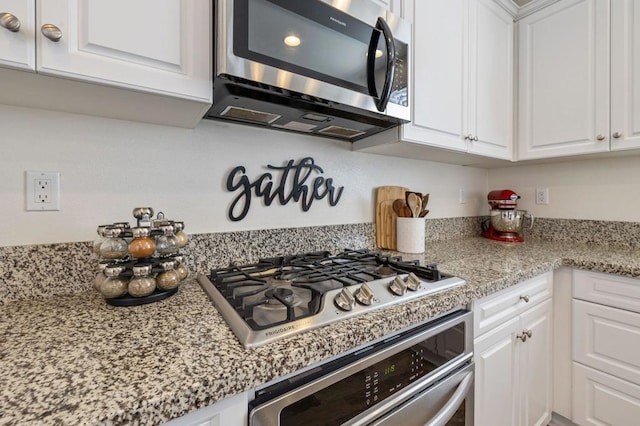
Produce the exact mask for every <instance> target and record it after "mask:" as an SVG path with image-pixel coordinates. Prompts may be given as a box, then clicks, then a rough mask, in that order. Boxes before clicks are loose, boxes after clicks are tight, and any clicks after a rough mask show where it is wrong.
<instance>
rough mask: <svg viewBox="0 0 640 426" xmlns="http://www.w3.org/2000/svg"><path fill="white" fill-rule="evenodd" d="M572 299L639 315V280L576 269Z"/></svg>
mask: <svg viewBox="0 0 640 426" xmlns="http://www.w3.org/2000/svg"><path fill="white" fill-rule="evenodd" d="M573 297H575V298H576V299H582V300H587V301H590V302H595V303H600V304H602V305H607V306H612V307H614V308H620V309H626V310H628V311H633V312H639V313H640V280H639V279H636V278H627V277H621V276H618V275H611V274H602V273H599V272H590V271H581V270H577V269H576V270H574V271H573Z"/></svg>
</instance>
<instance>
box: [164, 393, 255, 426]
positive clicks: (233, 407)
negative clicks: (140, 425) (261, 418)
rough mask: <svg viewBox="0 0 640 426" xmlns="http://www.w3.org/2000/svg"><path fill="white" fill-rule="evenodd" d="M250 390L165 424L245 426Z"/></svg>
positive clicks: (172, 425)
mask: <svg viewBox="0 0 640 426" xmlns="http://www.w3.org/2000/svg"><path fill="white" fill-rule="evenodd" d="M248 401H249V400H248V392H243V393H241V394H238V395H234V396H232V397H229V398H226V399H223V400H222V401H218V402H216V403H215V404H213V405H210V406H208V407H205V408H201V409H199V410H197V411H194V412H192V413H189V414H186V415H184V416H182V417H178V418H176V419H173V420H171V421H169V422H167V423H165V424H164V425H165V426H244V425H246V424H247V423H248V415H247V413H248V410H249V408H248V407H249V402H248Z"/></svg>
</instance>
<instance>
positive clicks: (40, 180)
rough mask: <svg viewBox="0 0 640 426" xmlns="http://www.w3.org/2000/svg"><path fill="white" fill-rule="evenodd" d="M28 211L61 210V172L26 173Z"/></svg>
mask: <svg viewBox="0 0 640 426" xmlns="http://www.w3.org/2000/svg"><path fill="white" fill-rule="evenodd" d="M25 187H26V191H25V198H26V201H27V202H26V205H27V206H26V209H27V210H28V211H47V210H60V172H31V171H27V172H26V185H25Z"/></svg>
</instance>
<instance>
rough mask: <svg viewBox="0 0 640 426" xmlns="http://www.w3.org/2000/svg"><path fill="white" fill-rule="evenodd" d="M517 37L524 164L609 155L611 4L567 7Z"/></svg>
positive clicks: (553, 9)
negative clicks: (544, 160)
mask: <svg viewBox="0 0 640 426" xmlns="http://www.w3.org/2000/svg"><path fill="white" fill-rule="evenodd" d="M518 35H519V37H518V40H519V41H518V43H519V49H518V50H519V59H518V64H519V69H518V74H519V83H518V88H519V90H518V99H519V100H518V106H519V109H518V126H519V129H518V148H519V153H518V158H519V159H522V160H524V159H530V158H545V157H556V156H564V155H574V154H583V153H592V152H603V151H608V150H609V54H610V51H609V39H610V37H609V1H607V0H565V1H560V2H558V3H555V4H553V5H552V6H549V7H547V8H544V9H542V10H540V11H538V12H536V13H534V14H532V15H529V16H527V17H525V18H523V19H522V20H520V21H519V22H518ZM600 139H601V140H600Z"/></svg>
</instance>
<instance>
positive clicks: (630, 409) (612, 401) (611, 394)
mask: <svg viewBox="0 0 640 426" xmlns="http://www.w3.org/2000/svg"><path fill="white" fill-rule="evenodd" d="M638 419H640V386H637V385H634V384H631V383H629V382H627V381H625V380H621V379H618V378H616V377H613V376H610V375H608V374H605V373H601V372H599V371H596V370H593V369H591V368H588V367H585V366H583V365H581V364H578V363H576V362H574V363H573V419H572V420H573V422H574V423H576V424H578V425H582V426H584V425H598V426H600V425H632V424H637V420H638Z"/></svg>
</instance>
